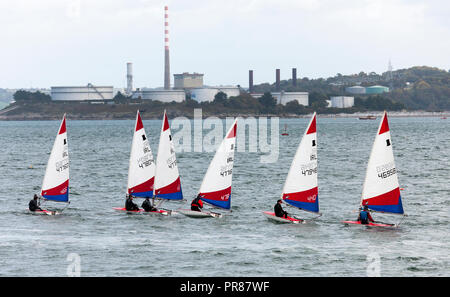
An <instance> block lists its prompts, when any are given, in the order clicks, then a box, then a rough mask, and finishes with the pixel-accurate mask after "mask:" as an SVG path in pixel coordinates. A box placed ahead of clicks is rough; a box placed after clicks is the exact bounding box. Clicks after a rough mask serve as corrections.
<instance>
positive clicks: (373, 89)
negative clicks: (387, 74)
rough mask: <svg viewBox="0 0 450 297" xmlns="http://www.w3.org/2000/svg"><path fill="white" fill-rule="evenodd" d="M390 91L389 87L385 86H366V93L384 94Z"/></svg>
mask: <svg viewBox="0 0 450 297" xmlns="http://www.w3.org/2000/svg"><path fill="white" fill-rule="evenodd" d="M385 92H386V93H387V92H389V88H388V87H384V86H371V87H367V88H366V94H382V93H385Z"/></svg>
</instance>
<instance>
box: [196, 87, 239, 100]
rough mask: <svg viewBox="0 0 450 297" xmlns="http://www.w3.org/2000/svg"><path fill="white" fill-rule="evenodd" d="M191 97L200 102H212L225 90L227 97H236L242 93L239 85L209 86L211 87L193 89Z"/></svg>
mask: <svg viewBox="0 0 450 297" xmlns="http://www.w3.org/2000/svg"><path fill="white" fill-rule="evenodd" d="M190 92H191V99H192V100H196V101H198V102H205V101H206V102H212V101H214V97H215V96H216V94H217V93H219V92H223V93H225V94H227V98H230V97H236V96H239V95H240V90H239V88H238V87H227V86H225V87H209V88H195V89H191V90H190Z"/></svg>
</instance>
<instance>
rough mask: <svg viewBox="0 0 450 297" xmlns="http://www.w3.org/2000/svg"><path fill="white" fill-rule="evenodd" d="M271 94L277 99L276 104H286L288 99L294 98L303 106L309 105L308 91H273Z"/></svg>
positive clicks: (292, 99)
mask: <svg viewBox="0 0 450 297" xmlns="http://www.w3.org/2000/svg"><path fill="white" fill-rule="evenodd" d="M271 94H272V96H273V97H274V98H275V99H277V104H281V105H286V103H288V102H290V101H294V100H296V101H297V102H298V104H300V105H303V106H308V105H309V97H308V92H284V91H281V92H273V93H271Z"/></svg>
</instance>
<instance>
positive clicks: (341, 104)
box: [330, 96, 355, 108]
mask: <svg viewBox="0 0 450 297" xmlns="http://www.w3.org/2000/svg"><path fill="white" fill-rule="evenodd" d="M330 99H331V107H336V108H349V107H352V106H353V105H355V97H350V96H334V97H331V98H330Z"/></svg>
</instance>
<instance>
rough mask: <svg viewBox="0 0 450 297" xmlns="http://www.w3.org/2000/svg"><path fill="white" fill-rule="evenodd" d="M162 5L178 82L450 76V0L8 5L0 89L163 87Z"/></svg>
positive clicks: (18, 1) (5, 0) (0, 40)
mask: <svg viewBox="0 0 450 297" xmlns="http://www.w3.org/2000/svg"><path fill="white" fill-rule="evenodd" d="M165 5H168V6H169V31H170V62H171V80H172V84H173V74H174V73H182V72H190V73H192V72H197V73H203V74H204V83H205V84H206V85H211V86H214V85H238V84H239V85H241V86H242V87H248V70H250V69H251V70H253V73H254V84H260V83H265V82H269V83H273V82H274V81H275V69H276V68H279V69H280V71H281V79H289V78H290V77H291V73H292V68H297V77H299V78H302V77H308V78H318V77H324V78H326V77H330V76H334V75H336V74H337V73H341V74H353V73H359V72H360V71H364V72H371V71H375V72H377V73H382V72H384V71H386V70H387V68H388V62H389V60H391V63H392V66H393V69H394V70H395V69H403V68H409V67H412V66H422V65H426V66H432V67H438V68H441V69H445V70H449V69H450V54H449V53H450V17H449V16H450V1H447V0H372V1H369V0H241V1H238V0H226V1H225V0H189V1H186V0H166V1H162V0H161V1H160V0H2V1H0V88H30V87H34V88H50V87H51V86H67V85H69V86H73V85H86V84H87V83H92V84H94V85H113V86H114V87H115V88H123V87H125V86H126V63H127V62H132V63H133V80H134V87H141V88H142V87H150V88H155V87H161V86H163V84H164V76H163V75H164V6H165Z"/></svg>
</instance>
